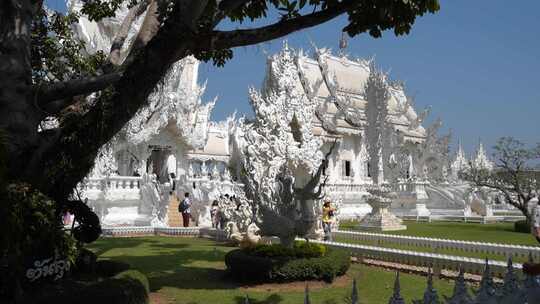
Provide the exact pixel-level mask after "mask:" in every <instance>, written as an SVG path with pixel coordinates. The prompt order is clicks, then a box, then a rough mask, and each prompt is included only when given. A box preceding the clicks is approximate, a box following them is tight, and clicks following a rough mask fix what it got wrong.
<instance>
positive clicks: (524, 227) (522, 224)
mask: <svg viewBox="0 0 540 304" xmlns="http://www.w3.org/2000/svg"><path fill="white" fill-rule="evenodd" d="M514 231H515V232H522V233H531V224H530V223H529V222H528V221H527V220H521V221H517V222H515V223H514Z"/></svg>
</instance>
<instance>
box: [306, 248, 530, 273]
mask: <svg viewBox="0 0 540 304" xmlns="http://www.w3.org/2000/svg"><path fill="white" fill-rule="evenodd" d="M298 240H302V239H298ZM310 242H312V243H317V244H324V245H326V246H328V247H332V248H338V249H343V250H347V251H349V252H350V253H351V255H353V256H356V257H359V258H370V259H375V260H380V261H387V262H394V263H400V264H407V265H415V266H424V267H433V268H434V269H438V270H440V269H451V270H459V269H460V268H461V269H463V270H464V271H465V272H468V273H477V274H479V273H482V271H483V270H484V265H485V264H486V260H484V259H477V258H468V257H461V256H452V255H446V254H438V253H427V252H417V251H411V250H401V249H394V248H384V247H376V246H368V245H358V244H350V243H341V242H330V241H318V240H310ZM489 266H490V268H491V270H492V272H493V273H494V274H496V275H498V276H502V275H503V274H504V273H505V272H506V268H507V263H506V262H501V261H489ZM513 267H514V269H515V270H517V271H519V272H521V268H522V266H521V264H513Z"/></svg>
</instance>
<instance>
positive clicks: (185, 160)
mask: <svg viewBox="0 0 540 304" xmlns="http://www.w3.org/2000/svg"><path fill="white" fill-rule="evenodd" d="M68 8H69V9H70V10H75V11H77V10H78V9H80V2H79V1H70V2H69V6H68ZM124 13H125V12H124V11H123V10H120V13H119V16H120V17H121V16H122V14H124ZM117 19H118V17H117V18H108V19H105V20H104V21H102V22H101V23H100V24H96V23H94V22H91V21H89V20H87V19H85V18H84V17H82V18H81V21H80V23H79V24H78V25H77V26H76V27H75V30H76V32H77V33H78V34H79V36H80V37H81V39H82V40H83V41H85V42H86V45H87V51H88V52H89V53H93V52H95V51H97V50H108V49H109V46H110V43H111V41H112V36H111V35H112V33H115V32H116V29H117V28H118V27H119V26H120V25H119V23H118V22H117ZM136 22H140V20H137V21H136ZM136 24H137V23H136ZM132 35H133V33H131V34H130V36H128V40H129V39H131V38H132V37H133V36H132ZM314 53H315V54H314V56H312V57H309V56H306V55H305V54H304V53H303V52H302V51H296V50H293V49H290V48H289V47H288V46H287V45H286V43H285V45H284V47H283V49H282V51H280V52H279V53H277V54H275V55H273V56H271V57H270V58H269V59H268V62H267V71H266V75H265V77H264V82H263V86H262V90H261V94H262V95H261V96H270V95H271V94H273V93H274V91H275V89H276V88H278V87H279V88H282V87H284V86H283V85H284V84H285V83H286V84H287V85H286V87H291V88H293V89H294V91H295V92H291V93H290V94H293V95H294V96H298V98H297V100H298V102H304V103H306V104H305V105H302V104H298V105H291V104H289V105H288V106H287V108H275V107H276V106H275V105H274V104H272V103H265V102H255V103H253V102H252V105H253V106H254V107H255V109H254V110H255V111H256V112H257V111H259V112H261V113H263V112H265V111H266V112H268V113H272V115H274V116H276V115H277V116H280V115H281V116H282V117H283V119H284V121H289V123H288V124H287V126H284V128H287V130H285V133H284V134H289V135H287V136H290V140H291V143H293V142H294V140H296V139H295V137H298V136H297V135H295V134H294V132H303V133H304V135H306V134H308V133H309V134H308V135H309V136H310V137H312V136H314V137H315V138H314V140H313V142H314V143H320V145H319V144H317V145H315V144H314V146H313V149H319V147H320V152H322V153H320V152H319V151H313V153H315V152H317V153H315V154H313V155H322V154H323V153H326V152H327V151H328V150H329V148H330V146H331V145H332V144H333V143H334V142H336V144H337V146H336V148H335V149H334V150H333V151H332V153H331V155H330V157H329V162H328V163H327V166H326V167H325V169H324V171H323V174H324V179H325V180H326V187H325V195H326V196H328V197H331V198H332V199H333V200H334V201H335V202H339V205H340V210H339V215H340V217H341V218H360V217H362V216H364V215H365V214H366V213H368V212H370V211H371V207H370V206H369V205H368V204H366V203H365V199H364V197H365V196H366V195H367V194H368V190H370V189H373V188H374V187H383V188H387V189H391V190H392V191H394V192H396V193H397V194H398V198H397V199H396V200H394V201H395V202H394V203H393V205H392V208H393V209H395V210H401V211H402V212H409V213H410V212H413V213H414V212H416V214H419V215H420V214H422V215H425V214H427V213H430V212H431V211H434V210H436V209H443V210H461V211H460V212H463V211H462V210H464V208H465V206H466V205H467V204H468V201H470V199H468V198H466V193H468V192H467V191H468V190H467V189H468V186H467V185H463V183H462V182H460V181H459V174H458V173H459V171H461V170H465V169H466V168H467V167H468V165H469V162H468V161H467V159H466V158H465V155H464V153H463V150H462V149H461V146H460V148H459V149H458V152H457V155H456V157H455V160H453V161H452V160H451V159H450V156H449V140H450V135H447V136H443V137H439V136H438V135H437V130H438V128H439V127H440V125H441V124H440V122H439V121H437V122H436V123H435V124H434V125H432V126H429V127H424V126H423V125H422V123H423V120H424V119H425V117H426V116H427V114H428V113H429V111H428V110H427V109H426V110H424V111H422V112H421V113H417V112H416V110H415V109H414V108H413V106H412V105H411V100H410V98H408V97H407V95H406V93H405V90H404V86H403V85H402V84H400V83H398V82H394V81H391V80H389V77H388V76H387V75H386V74H384V73H382V72H380V71H378V70H376V69H375V67H374V65H373V63H372V62H371V61H369V60H363V59H350V58H348V57H347V56H345V55H343V54H342V55H340V56H336V55H333V54H332V53H331V52H330V51H328V50H325V49H316V50H315V52H314ZM284 59H287V60H284ZM276 64H279V65H282V66H280V69H281V70H286V71H288V73H277V72H276V71H277V69H275V68H273V67H274V66H275V65H276ZM198 67H199V62H198V61H197V60H196V59H194V58H192V57H189V58H185V59H183V60H181V61H179V62H177V63H175V64H174V65H173V66H172V68H171V69H170V71H169V72H168V73H167V75H166V76H165V77H164V79H163V81H162V82H161V84H160V85H159V86H158V87H157V88H156V90H155V91H154V92H153V93H152V94H151V96H150V97H149V105H148V106H146V107H144V108H143V109H141V110H140V111H139V112H138V113H137V114H136V115H135V116H134V117H133V118H132V119H131V121H129V123H128V124H127V125H126V126H125V127H124V128H123V129H122V130H121V131H120V132H119V133H118V134H117V135H116V136H115V137H114V138H113V139H112V140H111V141H110V142H109V143H108V144H107V145H105V146H104V147H103V148H102V150H101V152H100V154H99V155H98V157H97V159H96V164H95V167H94V169H93V171H92V172H91V174H90V175H89V176H88V177H87V179H86V180H85V181H84V182H83V183H81V186H80V190H82V193H83V196H84V197H86V198H87V199H88V201H89V204H90V205H91V206H92V207H93V208H94V210H95V211H96V212H97V213H98V215H99V216H100V219H101V221H102V223H103V224H104V225H153V226H167V225H169V224H170V223H169V220H168V218H169V215H170V214H171V212H174V213H177V210H176V208H175V206H173V205H171V203H170V193H171V191H173V190H174V191H176V194H177V196H178V197H180V198H181V197H183V192H184V191H187V192H190V193H192V194H193V198H194V201H195V204H196V206H195V208H194V209H195V210H194V211H195V212H194V213H195V216H196V217H198V218H197V220H196V223H197V224H199V225H210V220H209V216H208V209H209V205H210V203H211V202H212V201H213V200H214V199H216V198H218V197H219V196H220V195H224V194H230V195H233V194H236V195H237V196H242V192H243V185H242V184H240V183H239V181H240V178H239V177H240V175H241V174H242V169H243V168H242V167H241V164H242V160H243V159H244V156H245V155H244V154H245V153H259V152H261V151H262V152H264V151H263V150H264V146H263V145H257V144H254V142H253V140H252V139H250V138H248V137H249V136H250V135H249V134H246V130H249V128H246V127H245V126H247V125H249V122H248V121H247V120H246V119H244V118H240V119H237V118H236V117H235V115H234V114H233V115H232V116H231V117H230V118H228V119H227V120H225V121H222V122H212V121H210V115H211V112H212V109H213V107H214V104H215V102H216V100H213V101H210V102H207V103H203V102H202V100H201V96H202V95H203V93H204V90H205V85H199V83H198ZM283 75H289V76H283ZM291 75H293V76H291ZM213 85H215V84H213ZM252 95H253V94H252ZM253 96H255V95H253ZM283 104H287V103H283ZM308 104H309V105H310V106H307V105H308ZM311 105H313V106H314V108H313V107H311ZM272 107H274V108H272ZM308 110H309V111H308ZM291 111H293V112H294V113H292V112H291ZM306 111H308V112H309V113H308V112H306ZM260 117H264V115H260ZM299 118H301V119H299ZM276 119H278V120H279V119H280V118H279V117H276ZM305 119H310V120H311V121H310V123H309V124H308V123H306V122H305ZM293 120H294V121H293ZM262 123H264V122H262ZM298 123H300V124H302V123H303V124H304V126H302V125H298V126H292V125H293V124H298ZM284 124H285V123H284ZM307 125H309V132H307V131H306V129H304V131H302V130H303V129H302V127H305V126H307ZM306 136H307V135H306ZM310 140H311V139H310ZM291 147H292V146H291ZM246 151H247V152H246ZM249 151H252V152H249ZM287 151H289V152H287V153H293V152H294V149H289V150H287ZM306 155H307V154H306ZM306 157H307V156H306ZM312 161H317V162H319V163H320V157H314V158H313V160H312ZM472 163H473V164H474V165H476V166H482V167H485V168H487V169H491V168H492V167H493V165H492V163H491V162H490V161H489V159H488V158H487V156H486V154H485V150H484V148H483V146H482V145H481V144H480V147H479V149H478V151H477V153H476V156H475V158H474V159H473V161H472ZM316 166H318V165H316V164H315V163H314V164H313V166H312V167H316ZM261 170H263V169H262V168H261ZM426 207H427V208H428V209H430V210H431V211H430V210H428V209H426ZM171 208H172V209H171ZM465 209H466V208H465Z"/></svg>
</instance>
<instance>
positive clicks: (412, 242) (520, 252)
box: [333, 230, 540, 259]
mask: <svg viewBox="0 0 540 304" xmlns="http://www.w3.org/2000/svg"><path fill="white" fill-rule="evenodd" d="M333 235H334V237H341V238H344V239H345V240H352V241H371V242H377V244H379V245H380V244H397V245H406V246H416V247H425V248H431V249H432V250H434V251H436V250H438V249H451V250H459V251H463V252H478V253H486V254H497V255H502V256H505V257H506V258H509V257H527V256H529V255H531V256H532V257H533V258H535V259H540V247H533V246H522V245H510V244H500V243H484V242H471V241H461V240H450V239H438V238H427V237H415V236H406V235H395V234H382V233H370V232H357V231H341V230H338V231H335V232H333Z"/></svg>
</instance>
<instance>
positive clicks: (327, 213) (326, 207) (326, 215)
mask: <svg viewBox="0 0 540 304" xmlns="http://www.w3.org/2000/svg"><path fill="white" fill-rule="evenodd" d="M335 211H336V209H334V208H332V206H331V205H330V199H328V198H327V199H325V200H324V203H323V208H322V224H323V230H324V240H325V241H331V240H332V222H333V218H334V212H335Z"/></svg>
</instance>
